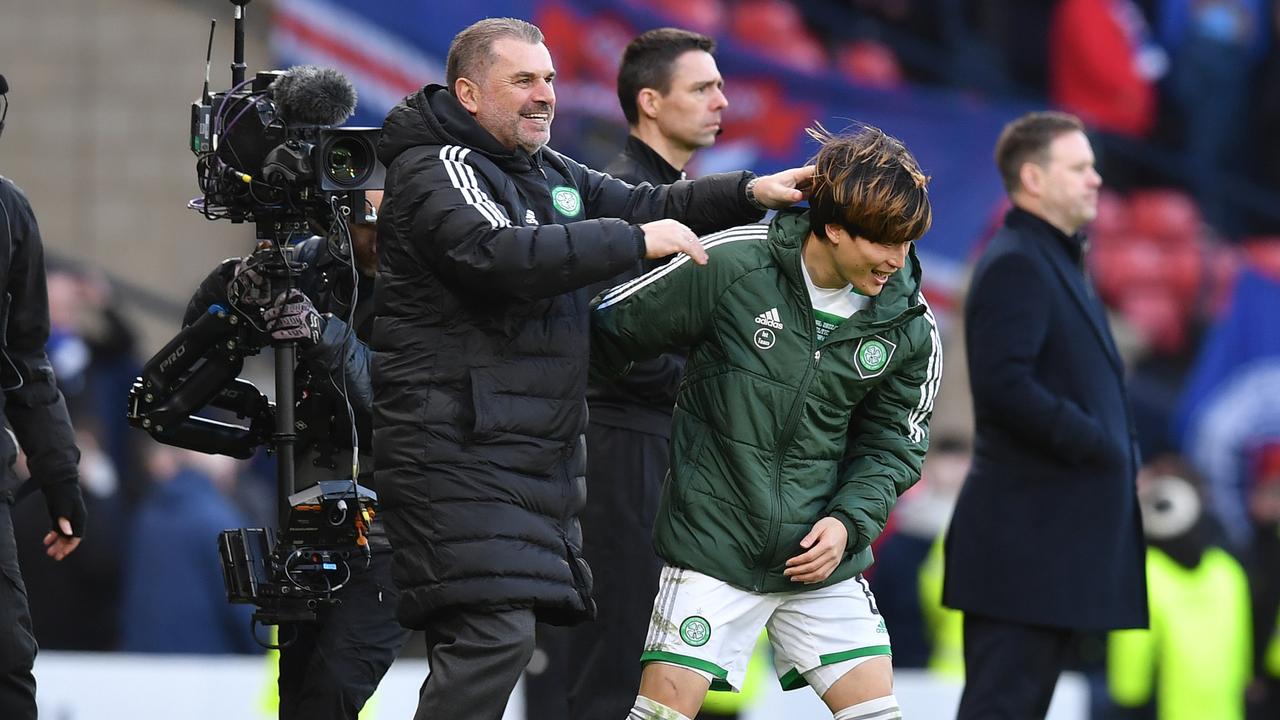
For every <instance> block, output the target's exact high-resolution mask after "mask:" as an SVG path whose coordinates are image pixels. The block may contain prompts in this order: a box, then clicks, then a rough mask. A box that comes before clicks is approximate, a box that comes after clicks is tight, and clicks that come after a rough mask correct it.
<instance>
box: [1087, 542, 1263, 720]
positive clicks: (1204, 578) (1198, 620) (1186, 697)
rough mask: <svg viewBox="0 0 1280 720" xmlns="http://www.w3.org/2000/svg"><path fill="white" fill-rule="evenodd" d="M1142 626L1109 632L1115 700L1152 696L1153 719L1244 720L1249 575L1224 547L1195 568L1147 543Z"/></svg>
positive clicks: (1136, 703)
mask: <svg viewBox="0 0 1280 720" xmlns="http://www.w3.org/2000/svg"><path fill="white" fill-rule="evenodd" d="M1147 602H1148V606H1149V607H1150V610H1151V627H1150V629H1148V630H1119V631H1116V632H1113V633H1111V634H1110V637H1109V638H1108V642H1107V644H1108V647H1107V681H1108V685H1109V686H1110V689H1111V697H1112V699H1113V700H1115V702H1116V704H1117V705H1120V706H1123V707H1140V706H1142V705H1146V704H1147V703H1149V702H1150V701H1151V699H1152V697H1153V696H1154V697H1155V700H1156V708H1157V717H1158V719H1159V720H1193V719H1194V720H1205V719H1206V718H1213V720H1243V718H1244V713H1245V708H1244V694H1245V687H1246V686H1247V685H1248V683H1249V680H1250V676H1251V675H1252V671H1253V663H1252V653H1253V640H1252V632H1253V630H1252V624H1253V623H1252V615H1251V612H1252V610H1251V603H1250V600H1249V580H1248V577H1247V576H1246V575H1245V571H1244V568H1242V567H1241V566H1240V563H1239V562H1238V561H1237V560H1236V559H1235V558H1233V557H1231V555H1229V554H1228V553H1227V552H1226V551H1224V550H1221V549H1219V548H1209V549H1208V550H1206V551H1205V553H1204V556H1203V557H1202V558H1201V559H1200V564H1199V565H1197V566H1196V567H1194V568H1186V567H1183V566H1181V565H1179V564H1178V563H1176V562H1174V561H1173V559H1172V558H1170V557H1169V556H1168V555H1166V554H1165V553H1163V552H1161V551H1160V550H1157V549H1155V548H1148V549H1147Z"/></svg>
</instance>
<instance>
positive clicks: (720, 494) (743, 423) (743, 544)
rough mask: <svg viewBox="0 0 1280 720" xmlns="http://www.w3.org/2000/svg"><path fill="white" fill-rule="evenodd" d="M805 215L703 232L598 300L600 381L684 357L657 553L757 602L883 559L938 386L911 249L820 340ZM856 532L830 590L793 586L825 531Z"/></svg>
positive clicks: (931, 332)
mask: <svg viewBox="0 0 1280 720" xmlns="http://www.w3.org/2000/svg"><path fill="white" fill-rule="evenodd" d="M808 233H809V216H808V214H807V213H796V212H788V213H782V214H779V215H778V216H777V217H776V218H775V219H774V220H773V222H772V223H771V224H770V225H768V226H765V225H751V226H744V227H740V228H734V229H732V230H727V231H725V232H721V233H717V234H715V235H710V236H708V237H706V238H703V243H704V245H705V246H706V248H707V250H708V253H709V254H710V258H711V259H710V262H709V263H708V264H707V265H706V266H703V267H699V266H698V265H695V264H694V263H693V262H691V261H690V260H689V258H687V257H685V256H680V257H678V258H676V259H674V260H672V261H671V262H670V263H668V264H667V265H664V266H662V267H660V268H658V269H656V270H654V271H652V272H650V273H648V274H646V275H643V276H641V277H639V278H637V279H635V280H633V281H631V282H629V283H626V284H624V285H620V286H618V287H616V288H613V289H612V290H609V291H607V292H605V293H603V294H602V295H601V296H600V297H599V298H597V299H596V300H595V302H594V310H593V313H592V333H591V343H592V345H591V352H592V363H593V366H594V367H595V370H596V371H597V372H600V373H602V374H604V375H605V376H615V375H622V374H625V370H626V368H627V367H628V366H629V363H630V362H631V361H635V360H641V359H644V358H648V357H652V356H655V355H657V354H658V353H660V352H664V351H668V350H674V349H679V348H688V349H689V361H688V366H687V369H686V372H685V377H684V381H683V383H682V384H681V386H680V391H679V395H678V399H677V401H676V409H675V415H674V419H673V424H672V432H671V453H672V456H671V457H672V460H671V474H670V475H669V477H668V482H667V483H666V484H665V485H664V487H663V491H662V504H661V507H660V510H659V513H658V519H657V524H656V527H655V528H654V545H655V547H656V549H657V551H658V555H659V556H661V557H662V558H663V560H665V561H666V562H667V563H669V564H671V565H676V566H680V567H687V568H692V569H694V570H697V571H698V572H701V573H704V574H707V575H710V576H712V577H715V578H718V579H720V580H723V581H725V582H728V583H730V584H732V585H736V586H738V587H741V588H745V589H747V590H751V591H754V592H784V591H794V590H800V589H815V588H818V587H822V586H825V585H830V584H832V583H836V582H840V581H842V580H847V579H848V578H851V577H853V576H854V575H856V574H858V573H859V572H861V571H863V570H865V569H866V568H867V566H868V565H870V564H871V560H872V557H871V549H870V547H869V546H870V544H871V541H872V540H874V539H875V538H876V537H877V536H878V535H879V534H880V532H881V531H882V530H883V529H884V525H885V521H886V520H887V519H888V516H889V509H890V508H892V507H893V504H894V502H896V501H897V499H898V496H899V495H900V494H902V493H903V492H904V491H906V489H907V488H909V487H911V485H912V484H914V483H915V482H916V480H917V479H919V477H920V466H921V463H922V462H923V460H924V454H925V450H926V449H927V448H928V445H929V418H930V415H931V413H932V410H933V398H934V396H935V395H936V394H937V390H938V383H939V380H940V378H941V374H942V350H941V346H940V345H941V343H940V341H939V339H938V331H937V327H936V325H935V324H934V320H933V315H932V313H930V311H929V307H928V305H927V304H926V303H925V301H924V298H923V296H922V295H921V293H920V264H919V262H918V260H917V259H916V256H915V251H914V250H912V251H911V253H910V256H909V259H908V262H907V266H906V267H904V268H903V269H902V270H900V271H898V272H897V273H895V274H894V275H893V276H892V277H891V278H890V280H889V282H888V284H887V285H886V286H885V287H884V289H883V290H882V291H881V294H880V296H879V297H877V298H876V299H875V300H874V301H873V302H872V303H871V304H870V305H869V306H868V307H867V308H865V309H864V310H862V311H861V312H859V313H857V314H856V315H854V316H853V317H851V318H849V319H848V320H846V321H845V322H844V323H843V324H842V325H841V326H840V327H839V328H838V329H836V330H835V331H833V332H832V333H831V335H830V336H829V337H828V338H827V340H826V341H825V342H823V343H822V344H821V345H819V344H818V343H817V340H816V335H815V322H814V316H813V307H812V304H811V303H810V301H809V295H808V292H807V291H806V290H805V285H804V277H803V275H802V274H801V268H800V247H801V244H802V243H803V242H804V239H805V238H806V237H807V236H808ZM829 515H830V516H834V517H836V518H838V519H839V520H840V521H841V522H843V523H844V526H845V528H846V529H847V530H848V533H849V541H848V545H847V547H846V551H845V558H844V560H843V561H842V562H841V564H840V566H839V567H837V568H836V570H835V572H833V573H832V574H831V576H830V577H829V578H828V579H827V580H826V581H824V582H823V583H819V584H814V585H800V584H797V583H794V582H792V581H790V580H788V579H787V578H786V577H784V576H783V574H782V573H783V570H784V568H785V564H786V561H787V559H788V558H791V557H793V556H795V555H798V554H800V553H801V552H803V551H802V549H801V547H800V540H801V539H802V538H803V537H804V536H805V535H806V534H807V533H808V532H809V530H810V529H812V527H813V525H814V523H815V522H817V521H818V520H820V519H821V518H823V517H826V516H829Z"/></svg>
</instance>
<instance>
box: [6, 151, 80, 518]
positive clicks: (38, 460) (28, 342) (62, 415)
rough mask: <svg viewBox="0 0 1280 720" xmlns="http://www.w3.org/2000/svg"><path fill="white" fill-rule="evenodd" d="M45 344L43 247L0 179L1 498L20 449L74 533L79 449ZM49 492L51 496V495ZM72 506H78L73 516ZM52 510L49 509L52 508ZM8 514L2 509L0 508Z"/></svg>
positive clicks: (16, 194) (12, 481) (18, 200)
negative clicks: (9, 429)
mask: <svg viewBox="0 0 1280 720" xmlns="http://www.w3.org/2000/svg"><path fill="white" fill-rule="evenodd" d="M48 341H49V295H48V292H47V290H46V288H45V270H44V246H43V245H42V244H41V240H40V228H39V226H38V225H37V224H36V217H35V214H34V213H33V212H32V211H31V204H30V203H28V202H27V196H26V195H24V194H23V192H22V190H20V189H19V188H18V186H17V185H14V184H13V182H12V181H10V180H9V179H8V178H5V177H3V176H0V427H3V426H4V424H5V421H6V420H7V421H8V424H9V426H10V427H12V428H13V436H11V435H10V434H9V433H8V432H4V431H0V495H7V494H8V493H9V492H10V491H12V490H14V489H15V486H16V485H17V481H18V477H17V475H15V474H14V473H12V472H10V471H9V468H10V467H11V466H12V465H13V463H14V461H15V460H17V457H18V448H17V447H16V446H15V445H14V443H13V437H16V438H17V440H18V444H19V445H21V447H22V449H23V450H24V451H26V453H27V468H28V469H29V470H30V471H31V477H32V478H34V479H35V480H36V481H38V482H39V483H40V486H41V488H43V489H44V491H45V494H46V496H49V497H50V498H51V499H52V497H53V495H58V496H61V497H62V498H63V499H64V500H65V502H66V503H68V504H65V505H64V504H61V503H60V502H58V503H55V504H57V507H58V509H59V510H61V514H62V515H64V516H66V517H67V518H68V519H69V520H71V523H72V527H73V529H74V530H75V531H76V534H77V535H79V534H80V531H81V530H82V529H83V525H84V504H83V503H82V502H81V500H80V490H79V478H80V472H79V469H78V467H79V462H80V450H79V449H77V448H76V439H75V433H74V431H73V430H72V429H71V419H70V417H68V415H67V405H66V402H65V401H64V400H63V398H62V391H61V390H59V389H58V383H57V380H56V379H55V378H54V376H53V365H52V364H50V362H49V356H48V355H46V354H45V349H44V348H45V344H46V343H48ZM51 493H52V494H53V495H51ZM71 504H74V505H75V506H76V508H78V509H76V510H75V511H74V512H72V508H71ZM51 509H52V508H51ZM4 511H5V512H7V509H5V510H4Z"/></svg>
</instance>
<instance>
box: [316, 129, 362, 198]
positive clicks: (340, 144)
mask: <svg viewBox="0 0 1280 720" xmlns="http://www.w3.org/2000/svg"><path fill="white" fill-rule="evenodd" d="M322 167H323V168H324V174H325V177H327V178H328V179H329V180H330V181H331V182H333V183H334V184H336V185H339V186H342V187H350V186H354V185H359V184H360V183H362V182H364V181H365V180H366V179H367V178H368V177H369V173H370V171H371V170H372V168H373V148H372V147H371V146H370V145H369V143H367V142H365V141H364V139H363V138H359V137H340V138H338V139H337V140H335V141H334V142H333V144H331V145H330V146H329V148H328V151H327V152H326V153H325V156H324V163H323V165H322Z"/></svg>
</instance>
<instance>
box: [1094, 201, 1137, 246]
mask: <svg viewBox="0 0 1280 720" xmlns="http://www.w3.org/2000/svg"><path fill="white" fill-rule="evenodd" d="M1132 226H1133V220H1132V218H1131V216H1130V213H1129V204H1128V203H1127V202H1125V199H1124V198H1123V197H1121V196H1120V195H1119V194H1118V193H1115V192H1112V191H1110V190H1103V191H1102V192H1101V193H1099V195H1098V216H1097V217H1096V218H1094V220H1093V222H1092V223H1091V224H1090V226H1089V238H1090V240H1092V241H1093V246H1094V247H1100V246H1102V245H1107V244H1110V243H1111V242H1112V241H1115V240H1123V238H1124V236H1126V235H1127V234H1128V233H1129V232H1130V231H1131V230H1132Z"/></svg>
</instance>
